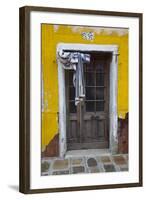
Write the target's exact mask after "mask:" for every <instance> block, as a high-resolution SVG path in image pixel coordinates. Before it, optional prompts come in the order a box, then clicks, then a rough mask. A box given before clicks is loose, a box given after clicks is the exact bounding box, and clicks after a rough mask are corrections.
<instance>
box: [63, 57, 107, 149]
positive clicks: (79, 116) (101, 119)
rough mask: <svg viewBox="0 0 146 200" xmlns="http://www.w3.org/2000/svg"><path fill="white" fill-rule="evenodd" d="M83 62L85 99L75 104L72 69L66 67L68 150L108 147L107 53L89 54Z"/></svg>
mask: <svg viewBox="0 0 146 200" xmlns="http://www.w3.org/2000/svg"><path fill="white" fill-rule="evenodd" d="M90 56H91V59H90V63H89V64H84V67H83V68H84V79H85V98H84V99H83V101H81V102H80V103H78V105H77V106H76V105H75V88H74V86H73V73H74V71H73V70H66V72H65V81H66V82H65V85H66V103H67V105H66V110H67V115H66V116H67V117H66V120H67V150H78V149H104V148H108V147H109V69H110V58H111V55H110V54H109V53H90Z"/></svg>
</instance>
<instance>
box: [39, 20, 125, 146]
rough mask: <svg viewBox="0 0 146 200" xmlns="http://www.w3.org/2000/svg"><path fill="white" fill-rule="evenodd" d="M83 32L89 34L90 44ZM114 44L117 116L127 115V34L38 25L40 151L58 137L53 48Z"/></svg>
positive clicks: (122, 31)
mask: <svg viewBox="0 0 146 200" xmlns="http://www.w3.org/2000/svg"><path fill="white" fill-rule="evenodd" d="M83 32H93V33H94V37H93V39H92V40H87V39H85V38H83V36H82V33H83ZM60 42H63V43H83V44H112V45H113V44H116V45H118V46H119V58H118V97H117V100H118V116H119V117H120V118H124V117H125V114H126V113H127V112H128V31H127V30H120V29H110V28H107V29H103V28H95V27H88V28H87V27H79V26H64V25H49V24H43V25H42V73H43V76H42V77H43V86H44V88H43V91H44V97H43V102H44V110H43V111H42V150H43V149H44V148H45V146H46V145H47V144H48V143H49V142H50V141H51V139H52V138H53V137H54V136H55V135H56V134H57V133H58V117H57V113H58V71H57V62H56V46H57V44H58V43H60Z"/></svg>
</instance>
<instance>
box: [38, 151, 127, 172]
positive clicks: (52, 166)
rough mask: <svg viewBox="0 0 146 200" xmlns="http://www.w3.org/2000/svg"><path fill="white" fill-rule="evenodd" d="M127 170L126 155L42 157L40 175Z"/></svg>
mask: <svg viewBox="0 0 146 200" xmlns="http://www.w3.org/2000/svg"><path fill="white" fill-rule="evenodd" d="M120 171H128V155H127V154H118V155H104V156H93V157H91V156H90V157H88V156H84V157H70V158H64V159H60V158H42V163H41V175H42V176H47V175H61V174H80V173H100V172H120Z"/></svg>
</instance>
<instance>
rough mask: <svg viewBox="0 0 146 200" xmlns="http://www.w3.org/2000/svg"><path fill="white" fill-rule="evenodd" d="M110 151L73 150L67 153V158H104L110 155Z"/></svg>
mask: <svg viewBox="0 0 146 200" xmlns="http://www.w3.org/2000/svg"><path fill="white" fill-rule="evenodd" d="M110 154H111V152H110V149H83V150H71V151H67V152H66V154H65V158H69V157H82V156H87V157H89V156H91V157H92V156H101V155H102V156H103V155H110Z"/></svg>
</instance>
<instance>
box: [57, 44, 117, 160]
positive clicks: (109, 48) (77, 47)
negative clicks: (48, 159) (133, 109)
mask: <svg viewBox="0 0 146 200" xmlns="http://www.w3.org/2000/svg"><path fill="white" fill-rule="evenodd" d="M62 50H74V51H86V52H91V51H92V52H93V51H94V52H109V53H111V54H112V59H111V63H110V74H109V75H110V88H109V91H110V92H109V93H110V94H109V99H110V100H109V127H110V128H109V150H110V152H111V153H112V154H115V153H117V149H118V135H117V134H118V116H117V85H118V81H117V80H118V45H95V44H78V43H59V44H58V45H57V52H56V53H57V55H58V52H59V51H62ZM57 62H58V87H59V156H60V157H64V156H65V154H66V151H67V139H66V98H65V69H64V67H63V64H62V63H61V62H60V61H59V59H57Z"/></svg>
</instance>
